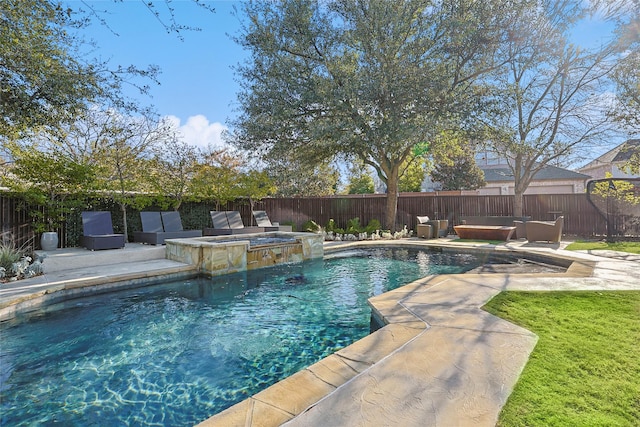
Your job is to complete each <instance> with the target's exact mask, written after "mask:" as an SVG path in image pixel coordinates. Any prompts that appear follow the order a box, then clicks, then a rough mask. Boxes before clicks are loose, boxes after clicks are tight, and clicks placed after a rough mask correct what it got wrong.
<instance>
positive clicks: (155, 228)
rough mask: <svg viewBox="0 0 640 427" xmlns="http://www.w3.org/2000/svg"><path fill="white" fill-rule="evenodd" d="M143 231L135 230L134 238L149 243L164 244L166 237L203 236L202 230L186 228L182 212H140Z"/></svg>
mask: <svg viewBox="0 0 640 427" xmlns="http://www.w3.org/2000/svg"><path fill="white" fill-rule="evenodd" d="M140 220H141V221H142V231H134V233H133V240H134V241H135V242H139V243H147V244H149V245H164V241H165V240H166V239H184V238H191V237H202V231H201V230H184V229H183V228H182V219H181V218H180V212H177V211H169V212H162V213H161V212H156V211H151V212H140Z"/></svg>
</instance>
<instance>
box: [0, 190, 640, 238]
mask: <svg viewBox="0 0 640 427" xmlns="http://www.w3.org/2000/svg"><path fill="white" fill-rule="evenodd" d="M214 206H215V205H214V203H213V202H210V203H204V202H203V203H185V204H183V206H182V207H181V208H180V212H181V214H182V218H183V222H184V223H185V228H204V227H210V226H211V225H210V219H209V218H208V211H209V210H215V207H214ZM0 208H1V211H0V215H1V217H0V222H1V224H2V233H3V236H10V237H11V238H12V239H13V240H14V241H15V242H16V243H17V244H19V245H20V244H23V243H25V242H34V243H35V246H36V247H37V246H38V245H39V243H38V242H36V241H35V239H34V232H33V229H32V226H31V223H30V218H29V216H28V214H27V213H26V211H25V209H24V208H21V206H20V201H19V200H18V199H15V198H14V197H11V196H8V195H0ZM93 209H97V210H100V209H105V210H107V209H111V210H112V217H113V219H114V228H115V229H116V231H118V228H119V224H120V223H121V221H120V220H119V218H118V217H119V215H120V213H119V212H118V210H117V209H116V208H114V205H113V204H111V206H107V207H102V208H101V207H100V206H97V205H94V206H93ZM151 209H152V208H149V210H151ZM224 209H227V210H238V211H240V213H241V215H242V218H243V220H244V223H245V224H246V225H251V224H252V223H253V218H252V215H251V208H250V206H249V204H248V203H247V202H246V201H237V202H234V203H229V204H228V205H227V206H225V207H224ZM255 209H260V210H265V211H267V213H268V214H269V217H270V218H271V220H272V221H277V222H280V223H286V224H293V225H294V227H295V229H297V230H300V229H301V227H302V225H303V224H304V223H305V222H307V221H309V220H313V221H315V222H316V223H318V224H320V225H322V226H324V225H326V224H327V222H328V221H329V220H330V219H333V220H334V221H335V222H336V224H337V225H338V226H339V227H345V226H346V224H347V221H349V220H351V219H353V218H359V219H360V223H361V224H363V225H366V224H367V223H368V222H369V221H370V220H372V219H377V220H379V221H382V220H383V218H384V212H385V195H384V194H367V195H357V196H332V197H297V198H269V199H264V200H261V201H259V202H256V203H255ZM512 213H513V196H467V195H450V194H442V193H403V194H401V195H400V197H399V199H398V216H397V224H398V226H399V227H402V226H404V225H406V226H407V228H409V229H411V230H415V226H416V216H417V215H428V216H429V217H432V218H435V219H448V220H449V224H450V227H453V225H455V224H459V223H460V221H459V217H460V216H463V215H464V216H472V215H506V216H510V215H512ZM524 214H525V215H528V216H531V217H532V218H533V219H535V220H553V219H554V218H556V217H557V216H558V215H564V217H565V225H564V233H565V234H566V235H571V236H580V237H584V238H589V237H596V236H606V234H607V224H606V220H605V218H604V217H603V216H602V215H601V214H600V213H599V212H598V211H597V210H596V209H595V208H594V207H593V206H592V205H591V204H590V203H589V202H588V200H587V197H586V195H585V194H549V195H528V196H525V197H524ZM78 219H79V215H76V217H75V218H74V219H73V220H69V221H68V224H67V225H66V226H65V227H64V228H63V229H61V230H58V231H59V234H60V239H61V244H62V247H67V246H73V244H75V242H76V241H77V238H74V237H73V236H72V235H73V234H74V233H75V234H77V233H79V232H80V230H81V224H78V223H77V221H78ZM127 220H128V222H129V225H130V228H129V232H130V233H131V232H132V231H134V230H138V229H139V226H140V225H139V215H138V212H137V211H134V210H131V211H129V213H128V215H127ZM70 236H71V237H70ZM636 237H637V236H636ZM30 239H31V240H30Z"/></svg>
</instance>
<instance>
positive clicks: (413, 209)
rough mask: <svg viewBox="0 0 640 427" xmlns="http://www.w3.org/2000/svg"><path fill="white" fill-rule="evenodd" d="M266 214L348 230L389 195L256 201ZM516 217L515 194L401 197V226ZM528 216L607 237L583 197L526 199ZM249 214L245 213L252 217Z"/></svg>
mask: <svg viewBox="0 0 640 427" xmlns="http://www.w3.org/2000/svg"><path fill="white" fill-rule="evenodd" d="M256 206H257V208H259V209H262V210H266V211H267V212H268V213H269V217H270V218H271V220H272V221H278V222H291V223H293V224H295V225H296V226H297V227H300V226H301V225H302V224H304V223H305V222H306V221H308V220H313V221H315V222H317V223H318V224H320V225H325V224H327V222H328V221H329V219H333V220H334V221H335V222H336V223H337V224H338V225H339V226H342V227H344V226H345V225H346V223H347V221H348V220H350V219H352V218H356V217H357V218H360V223H361V224H364V225H366V224H367V223H368V222H369V221H370V220H372V219H377V220H380V221H381V220H382V219H383V218H384V212H385V195H383V194H380V195H378V194H376V195H361V196H342V197H322V198H315V197H313V198H312V197H309V198H284V199H276V198H274V199H264V200H262V201H260V202H257V203H256ZM512 214H513V196H467V195H464V196H461V195H441V194H438V193H403V194H401V195H400V197H399V199H398V214H397V224H398V226H399V227H402V226H404V225H406V226H407V228H409V229H411V230H415V226H416V221H417V220H416V216H417V215H427V216H429V217H431V218H434V219H448V220H449V225H450V227H453V225H456V224H459V223H460V220H459V217H460V216H474V215H505V216H511V215H512ZM524 215H528V216H531V217H532V218H533V219H535V220H541V221H551V220H554V219H555V218H556V217H558V216H559V215H564V217H565V223H564V224H565V225H564V233H565V234H567V235H572V236H582V237H594V236H604V235H606V234H607V224H606V221H605V218H604V217H603V216H602V215H601V214H600V213H599V212H598V211H597V210H596V209H595V208H594V207H593V206H592V205H591V204H590V203H589V202H588V200H587V197H586V195H585V194H544V195H528V196H525V197H524ZM249 216H250V212H248V213H247V214H245V215H243V218H249Z"/></svg>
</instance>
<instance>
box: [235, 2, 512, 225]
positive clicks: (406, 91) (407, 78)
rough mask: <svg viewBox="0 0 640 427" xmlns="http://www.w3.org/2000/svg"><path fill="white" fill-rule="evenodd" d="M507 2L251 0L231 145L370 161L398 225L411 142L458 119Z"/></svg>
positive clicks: (304, 158)
mask: <svg viewBox="0 0 640 427" xmlns="http://www.w3.org/2000/svg"><path fill="white" fill-rule="evenodd" d="M501 3H502V2H494V1H485V2H468V1H466V0H459V1H453V2H433V1H427V0H406V1H399V2H390V1H381V0H373V1H364V0H363V1H359V0H334V1H325V2H318V1H301V0H285V1H281V2H262V1H255V2H248V3H246V5H245V12H246V16H247V21H246V26H245V28H244V30H243V33H242V34H241V35H240V36H239V37H238V38H237V41H238V42H239V43H241V44H242V45H243V46H244V47H245V48H246V49H247V50H248V51H249V52H251V58H250V60H249V61H248V62H247V63H245V64H241V65H240V66H239V67H238V72H239V76H240V77H241V84H242V91H241V93H240V94H239V100H240V103H239V105H241V109H242V110H241V114H240V116H239V118H238V119H237V120H236V122H235V123H234V124H235V129H236V133H235V135H234V141H235V143H236V144H238V145H239V146H241V147H243V148H245V149H250V150H253V151H255V152H258V153H262V154H263V155H265V156H266V157H267V158H273V159H278V158H280V157H284V158H290V157H291V156H295V158H296V160H297V161H298V162H304V163H306V164H314V163H315V162H320V161H326V160H327V159H331V158H332V157H333V156H335V155H338V154H344V155H347V156H355V157H357V158H359V159H360V160H361V161H363V162H364V163H365V164H367V165H369V166H371V167H372V168H373V169H374V170H375V171H376V173H377V175H378V177H379V178H380V179H381V180H382V182H383V183H384V184H385V186H386V188H387V205H386V214H385V226H386V227H387V228H389V229H394V228H395V221H396V212H397V198H398V180H399V176H400V174H401V168H402V166H403V164H405V162H406V161H407V159H408V158H410V156H411V155H412V152H413V148H414V146H415V145H416V144H419V143H421V142H423V141H425V140H428V139H429V135H430V134H432V133H433V132H434V131H435V130H436V129H437V127H438V124H439V123H441V122H442V121H445V120H451V119H455V120H458V119H459V118H460V117H463V116H464V113H465V109H467V108H469V107H470V106H471V103H469V102H465V101H466V100H468V99H469V97H470V96H472V95H475V94H476V91H475V89H474V88H473V87H472V83H473V80H474V78H475V77H478V76H479V75H481V74H482V73H483V72H485V71H486V70H488V69H491V68H492V67H493V66H494V65H495V64H493V62H492V55H491V52H492V50H493V48H494V47H495V46H496V43H497V42H499V41H500V37H501V35H502V34H503V29H504V28H508V27H509V25H508V23H507V22H505V20H506V19H508V18H509V17H508V16H507V15H508V13H509V12H510V11H509V9H508V8H504V7H503V6H501Z"/></svg>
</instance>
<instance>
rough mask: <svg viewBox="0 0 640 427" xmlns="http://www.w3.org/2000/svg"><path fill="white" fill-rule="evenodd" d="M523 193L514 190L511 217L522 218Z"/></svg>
mask: <svg viewBox="0 0 640 427" xmlns="http://www.w3.org/2000/svg"><path fill="white" fill-rule="evenodd" d="M523 205H524V191H522V190H518V189H514V194H513V216H517V217H520V216H523V214H522V213H523Z"/></svg>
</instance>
